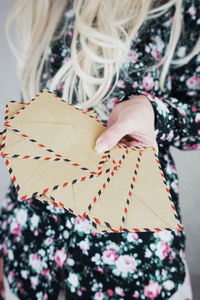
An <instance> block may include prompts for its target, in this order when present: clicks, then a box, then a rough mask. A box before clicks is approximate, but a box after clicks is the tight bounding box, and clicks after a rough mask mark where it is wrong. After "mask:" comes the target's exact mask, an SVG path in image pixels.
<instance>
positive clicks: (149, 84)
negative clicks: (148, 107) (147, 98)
mask: <svg viewBox="0 0 200 300" xmlns="http://www.w3.org/2000/svg"><path fill="white" fill-rule="evenodd" d="M142 84H143V86H144V88H145V90H146V91H151V90H152V88H153V86H154V81H153V77H151V74H150V73H149V72H148V73H147V76H145V77H144V78H143V80H142Z"/></svg>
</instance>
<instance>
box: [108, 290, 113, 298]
mask: <svg viewBox="0 0 200 300" xmlns="http://www.w3.org/2000/svg"><path fill="white" fill-rule="evenodd" d="M107 294H108V296H110V297H112V296H113V295H114V292H113V290H111V289H109V290H107Z"/></svg>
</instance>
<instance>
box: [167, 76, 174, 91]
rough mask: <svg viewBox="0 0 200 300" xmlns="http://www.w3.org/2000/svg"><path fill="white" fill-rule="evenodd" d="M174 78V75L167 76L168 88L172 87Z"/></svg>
mask: <svg viewBox="0 0 200 300" xmlns="http://www.w3.org/2000/svg"><path fill="white" fill-rule="evenodd" d="M172 79H173V76H168V77H167V88H168V89H169V90H170V89H171V88H172Z"/></svg>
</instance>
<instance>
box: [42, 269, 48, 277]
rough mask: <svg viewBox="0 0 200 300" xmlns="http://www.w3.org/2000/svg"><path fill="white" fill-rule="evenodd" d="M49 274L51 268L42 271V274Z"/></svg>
mask: <svg viewBox="0 0 200 300" xmlns="http://www.w3.org/2000/svg"><path fill="white" fill-rule="evenodd" d="M48 274H49V270H48V269H44V270H43V272H42V274H41V275H42V276H44V277H46V276H47V275H48Z"/></svg>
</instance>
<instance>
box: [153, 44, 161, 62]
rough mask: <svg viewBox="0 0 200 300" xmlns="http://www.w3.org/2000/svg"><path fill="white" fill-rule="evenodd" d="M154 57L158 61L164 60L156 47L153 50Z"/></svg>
mask: <svg viewBox="0 0 200 300" xmlns="http://www.w3.org/2000/svg"><path fill="white" fill-rule="evenodd" d="M152 55H153V57H154V58H155V59H156V60H161V59H162V56H161V55H160V53H159V52H158V48H157V47H155V48H154V49H153V50H152Z"/></svg>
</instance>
